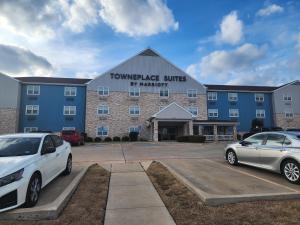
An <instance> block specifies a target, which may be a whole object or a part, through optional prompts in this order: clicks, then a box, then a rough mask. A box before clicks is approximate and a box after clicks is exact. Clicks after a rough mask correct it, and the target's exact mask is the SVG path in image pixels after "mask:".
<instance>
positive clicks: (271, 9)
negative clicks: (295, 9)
mask: <svg viewBox="0 0 300 225" xmlns="http://www.w3.org/2000/svg"><path fill="white" fill-rule="evenodd" d="M283 11H284V9H283V7H281V6H279V5H276V4H272V5H269V6H267V7H265V8H263V9H260V10H259V11H258V12H257V15H258V16H270V15H272V14H274V13H281V12H283Z"/></svg>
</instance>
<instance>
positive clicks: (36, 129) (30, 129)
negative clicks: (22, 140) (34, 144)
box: [24, 127, 39, 133]
mask: <svg viewBox="0 0 300 225" xmlns="http://www.w3.org/2000/svg"><path fill="white" fill-rule="evenodd" d="M27 129H29V130H27ZM38 130H39V128H38V127H24V133H30V132H33V131H38Z"/></svg>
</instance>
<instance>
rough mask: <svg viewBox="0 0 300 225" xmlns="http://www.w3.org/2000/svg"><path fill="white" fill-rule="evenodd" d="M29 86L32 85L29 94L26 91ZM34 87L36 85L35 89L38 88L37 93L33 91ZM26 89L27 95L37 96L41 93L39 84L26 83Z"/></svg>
mask: <svg viewBox="0 0 300 225" xmlns="http://www.w3.org/2000/svg"><path fill="white" fill-rule="evenodd" d="M29 87H32V92H33V93H32V94H29V93H28V91H29ZM35 87H37V89H38V93H37V94H35V93H34V91H35V90H34V88H35ZM26 90H27V91H26V93H27V95H29V96H38V95H40V93H41V86H40V85H33V84H29V85H26Z"/></svg>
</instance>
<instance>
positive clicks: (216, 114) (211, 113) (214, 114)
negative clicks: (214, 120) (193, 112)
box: [208, 109, 219, 117]
mask: <svg viewBox="0 0 300 225" xmlns="http://www.w3.org/2000/svg"><path fill="white" fill-rule="evenodd" d="M208 117H219V110H218V109H208Z"/></svg>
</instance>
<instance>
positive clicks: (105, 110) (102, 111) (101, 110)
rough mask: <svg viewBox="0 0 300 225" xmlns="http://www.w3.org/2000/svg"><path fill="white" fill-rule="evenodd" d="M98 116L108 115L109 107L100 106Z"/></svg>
mask: <svg viewBox="0 0 300 225" xmlns="http://www.w3.org/2000/svg"><path fill="white" fill-rule="evenodd" d="M97 113H98V115H108V114H109V107H108V106H107V105H100V106H99V107H98V110H97Z"/></svg>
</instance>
